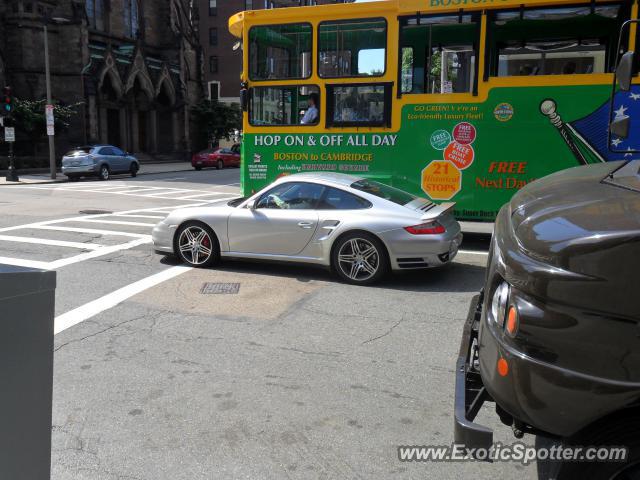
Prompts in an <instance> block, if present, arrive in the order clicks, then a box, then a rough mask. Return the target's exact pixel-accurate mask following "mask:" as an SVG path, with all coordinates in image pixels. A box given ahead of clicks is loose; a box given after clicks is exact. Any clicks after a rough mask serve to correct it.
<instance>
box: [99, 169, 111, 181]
mask: <svg viewBox="0 0 640 480" xmlns="http://www.w3.org/2000/svg"><path fill="white" fill-rule="evenodd" d="M109 173H110V172H109V167H108V166H107V165H102V166H101V167H100V180H109Z"/></svg>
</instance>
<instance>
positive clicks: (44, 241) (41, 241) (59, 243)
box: [0, 235, 104, 250]
mask: <svg viewBox="0 0 640 480" xmlns="http://www.w3.org/2000/svg"><path fill="white" fill-rule="evenodd" d="M0 241H3V242H20V243H35V244H38V245H52V246H55V247H69V248H80V249H82V250H97V249H99V248H102V247H104V245H99V244H95V243H81V242H65V241H63V240H51V239H49V238H34V237H16V236H11V235H0Z"/></svg>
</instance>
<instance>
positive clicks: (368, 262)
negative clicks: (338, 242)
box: [338, 238, 380, 282]
mask: <svg viewBox="0 0 640 480" xmlns="http://www.w3.org/2000/svg"><path fill="white" fill-rule="evenodd" d="M338 266H339V268H340V270H342V273H344V274H345V275H346V276H347V277H349V278H350V279H351V280H354V281H356V282H363V281H365V280H368V279H370V278H371V277H373V276H374V275H375V274H376V272H377V271H378V269H379V268H380V254H379V252H378V249H377V248H376V246H375V245H374V244H373V243H371V242H370V241H369V240H366V239H364V238H352V239H350V240H348V241H346V242H345V243H343V244H342V246H341V247H340V250H339V251H338Z"/></svg>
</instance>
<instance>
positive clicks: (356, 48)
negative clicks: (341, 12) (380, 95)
mask: <svg viewBox="0 0 640 480" xmlns="http://www.w3.org/2000/svg"><path fill="white" fill-rule="evenodd" d="M318 39H319V40H318V56H319V58H318V74H319V75H320V76H321V77H324V78H339V77H378V76H381V75H384V72H385V70H386V49H387V22H386V21H385V20H384V19H382V18H380V19H370V20H347V21H331V22H322V23H320V26H319V28H318Z"/></svg>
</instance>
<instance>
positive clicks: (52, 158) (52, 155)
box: [43, 20, 56, 180]
mask: <svg viewBox="0 0 640 480" xmlns="http://www.w3.org/2000/svg"><path fill="white" fill-rule="evenodd" d="M43 31H44V76H45V82H46V84H47V105H52V103H51V74H50V73H49V33H48V31H47V21H46V20H45V22H44V26H43ZM50 133H51V134H52V133H53V131H51V132H47V137H48V138H49V170H50V171H51V179H52V180H55V179H56V144H55V142H54V136H53V135H50Z"/></svg>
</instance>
